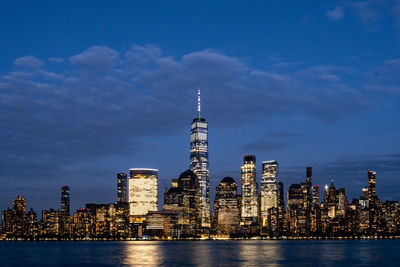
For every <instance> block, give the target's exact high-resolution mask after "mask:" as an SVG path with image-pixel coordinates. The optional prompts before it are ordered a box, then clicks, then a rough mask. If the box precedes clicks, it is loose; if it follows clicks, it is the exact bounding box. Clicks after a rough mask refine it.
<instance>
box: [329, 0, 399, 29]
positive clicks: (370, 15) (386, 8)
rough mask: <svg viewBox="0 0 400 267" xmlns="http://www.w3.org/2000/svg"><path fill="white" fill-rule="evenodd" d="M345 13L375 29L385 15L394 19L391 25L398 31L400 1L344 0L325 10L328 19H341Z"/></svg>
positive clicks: (378, 26)
mask: <svg viewBox="0 0 400 267" xmlns="http://www.w3.org/2000/svg"><path fill="white" fill-rule="evenodd" d="M346 13H350V15H353V14H354V15H355V16H356V17H357V18H358V19H359V20H360V22H361V23H362V24H363V25H365V26H367V27H368V29H369V30H372V31H377V30H379V29H380V27H382V26H381V25H379V21H380V20H383V19H384V18H386V17H391V18H393V19H394V24H393V27H394V28H395V29H397V31H398V32H399V33H400V2H399V1H397V0H385V1H381V0H361V1H358V0H357V1H354V0H345V1H341V3H340V4H339V5H337V6H336V7H334V8H333V9H330V10H328V11H326V12H325V15H326V17H327V18H328V19H331V20H336V21H337V20H341V19H342V18H343V17H344V16H345V14H346Z"/></svg>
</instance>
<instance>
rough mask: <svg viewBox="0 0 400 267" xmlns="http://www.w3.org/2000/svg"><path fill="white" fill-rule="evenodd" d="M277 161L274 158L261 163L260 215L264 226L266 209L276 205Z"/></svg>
mask: <svg viewBox="0 0 400 267" xmlns="http://www.w3.org/2000/svg"><path fill="white" fill-rule="evenodd" d="M277 182H278V162H276V161H275V160H271V161H264V162H263V163H262V179H261V217H262V222H263V226H266V220H267V217H268V216H267V215H268V210H269V209H271V208H277V207H278V188H277Z"/></svg>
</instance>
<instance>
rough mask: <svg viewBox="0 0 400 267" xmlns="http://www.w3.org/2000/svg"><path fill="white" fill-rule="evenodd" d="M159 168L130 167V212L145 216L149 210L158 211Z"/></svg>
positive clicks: (132, 214) (133, 214)
mask: <svg viewBox="0 0 400 267" xmlns="http://www.w3.org/2000/svg"><path fill="white" fill-rule="evenodd" d="M157 205H158V170H157V169H146V168H132V169H130V177H129V214H130V215H131V216H137V217H142V218H143V217H145V216H146V214H147V213H148V212H149V211H157Z"/></svg>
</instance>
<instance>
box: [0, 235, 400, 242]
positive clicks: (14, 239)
mask: <svg viewBox="0 0 400 267" xmlns="http://www.w3.org/2000/svg"><path fill="white" fill-rule="evenodd" d="M398 239H400V236H360V237H353V236H352V237H279V238H265V237H253V238H222V237H220V238H218V237H210V238H179V239H178V238H170V239H168V238H89V237H88V238H51V237H47V238H4V239H1V240H0V242H29V241H32V242H47V241H54V242H55V241H68V242H91V241H103V242H107V241H120V242H131V241H246V240H248V241H254V240H259V241H287V240H289V241H290V240H294V241H298V240H304V241H308V240H314V241H324V240H398Z"/></svg>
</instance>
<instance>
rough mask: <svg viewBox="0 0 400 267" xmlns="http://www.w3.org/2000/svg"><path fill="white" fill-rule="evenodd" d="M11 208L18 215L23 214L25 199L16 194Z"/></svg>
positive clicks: (24, 211)
mask: <svg viewBox="0 0 400 267" xmlns="http://www.w3.org/2000/svg"><path fill="white" fill-rule="evenodd" d="M13 209H14V211H15V212H16V213H17V214H18V216H20V217H22V216H25V213H26V200H25V198H24V197H23V196H21V195H18V196H17V198H14V199H13Z"/></svg>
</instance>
